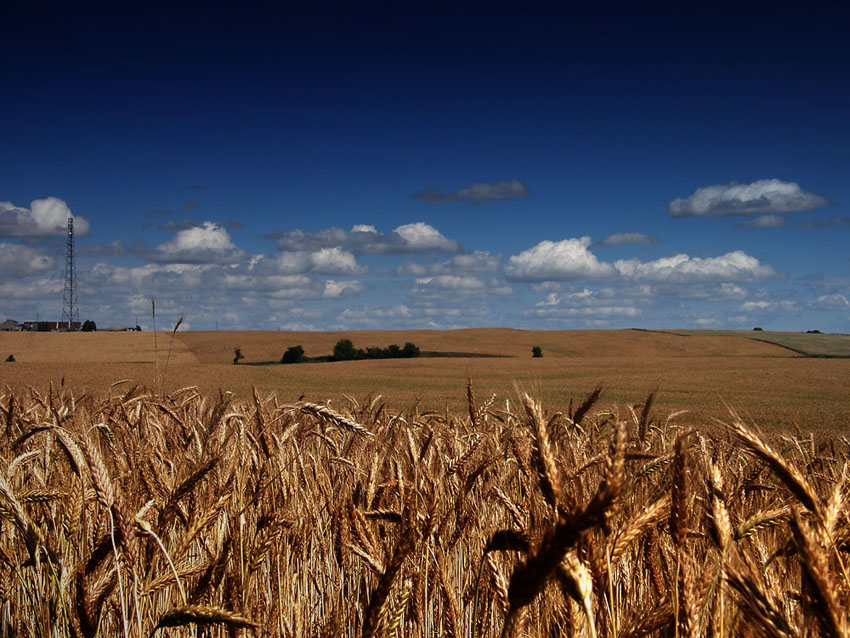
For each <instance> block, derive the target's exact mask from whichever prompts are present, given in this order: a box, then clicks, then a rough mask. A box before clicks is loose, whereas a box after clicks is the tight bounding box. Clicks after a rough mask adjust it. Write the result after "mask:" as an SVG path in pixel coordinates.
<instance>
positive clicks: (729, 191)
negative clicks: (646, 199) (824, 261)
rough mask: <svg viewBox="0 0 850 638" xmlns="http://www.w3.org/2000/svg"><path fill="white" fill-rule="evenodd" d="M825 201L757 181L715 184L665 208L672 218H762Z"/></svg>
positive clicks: (792, 187) (796, 188) (789, 186)
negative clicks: (725, 216)
mask: <svg viewBox="0 0 850 638" xmlns="http://www.w3.org/2000/svg"><path fill="white" fill-rule="evenodd" d="M828 205H829V200H827V199H826V198H825V197H822V196H821V195H815V194H814V193H810V192H808V191H806V190H803V189H802V188H800V185H799V184H797V183H795V182H783V181H781V180H778V179H761V180H758V181H755V182H752V183H751V184H738V183H735V182H732V183H731V184H716V185H714V186H703V187H702V188H698V189H696V191H694V193H693V195H691V196H690V197H687V198H684V199H683V198H676V199H674V200H673V201H672V202H670V205H669V206H668V207H667V212H668V213H669V214H670V215H672V216H673V217H699V216H704V215H764V214H770V213H792V212H796V211H804V210H812V209H814V208H821V207H822V206H828Z"/></svg>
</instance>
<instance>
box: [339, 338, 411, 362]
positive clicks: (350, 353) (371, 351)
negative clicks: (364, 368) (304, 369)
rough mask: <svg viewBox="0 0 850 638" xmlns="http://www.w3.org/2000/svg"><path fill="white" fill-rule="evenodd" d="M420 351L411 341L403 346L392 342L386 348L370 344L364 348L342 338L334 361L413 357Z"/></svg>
mask: <svg viewBox="0 0 850 638" xmlns="http://www.w3.org/2000/svg"><path fill="white" fill-rule="evenodd" d="M419 355H420V351H419V348H418V346H416V345H415V344H413V343H410V342H409V341H408V342H407V343H405V344H404V347H403V348H399V347H398V345H396V344H392V345H390V346H387V347H386V348H378V347H377V346H370V347H368V348H366V349H365V350H363V349H362V348H355V347H354V344H353V343H352V342H351V339H340V340H339V341H337V342H336V345H335V346H334V352H333V356H332V357H331V360H332V361H356V360H359V359H412V358H414V357H418V356H419Z"/></svg>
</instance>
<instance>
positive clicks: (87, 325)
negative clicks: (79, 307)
mask: <svg viewBox="0 0 850 638" xmlns="http://www.w3.org/2000/svg"><path fill="white" fill-rule="evenodd" d="M80 330H81V332H97V324H96V323H95V322H94V321H92V320H91V319H86V320H85V321H84V322H83V327H82V328H81V329H80Z"/></svg>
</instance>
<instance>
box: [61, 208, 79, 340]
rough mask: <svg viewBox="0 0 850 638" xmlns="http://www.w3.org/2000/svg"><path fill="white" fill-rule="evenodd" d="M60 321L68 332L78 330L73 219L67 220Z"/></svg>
mask: <svg viewBox="0 0 850 638" xmlns="http://www.w3.org/2000/svg"><path fill="white" fill-rule="evenodd" d="M62 321H67V322H68V330H69V331H72V330H78V329H79V326H80V308H79V307H78V306H77V263H76V261H75V260H74V218H73V217H69V218H68V242H67V243H66V244H65V294H64V295H63V297H62Z"/></svg>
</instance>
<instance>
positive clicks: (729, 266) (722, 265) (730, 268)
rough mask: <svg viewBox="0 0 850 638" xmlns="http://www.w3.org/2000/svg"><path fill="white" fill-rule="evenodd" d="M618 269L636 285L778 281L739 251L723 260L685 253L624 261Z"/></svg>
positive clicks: (619, 262)
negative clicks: (639, 282)
mask: <svg viewBox="0 0 850 638" xmlns="http://www.w3.org/2000/svg"><path fill="white" fill-rule="evenodd" d="M614 267H615V268H616V269H617V271H618V272H619V273H620V274H621V275H622V276H624V277H627V278H629V279H632V280H634V281H645V282H667V283H691V282H705V281H716V282H730V283H733V282H738V283H740V282H746V281H760V280H763V279H769V278H771V277H776V276H777V275H778V273H777V272H776V271H775V270H774V269H773V268H771V267H770V266H767V265H763V264H762V263H761V262H760V261H759V260H758V259H756V258H755V257H752V256H750V255H748V254H747V253H745V252H743V251H740V250H735V251H732V252H730V253H726V254H725V255H721V256H720V257H706V258H700V257H690V256H688V255H686V254H684V253H682V254H679V255H674V256H672V257H663V258H661V259H656V260H655V261H648V262H641V261H639V260H637V259H628V260H626V259H620V260H617V261H616V262H614Z"/></svg>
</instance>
